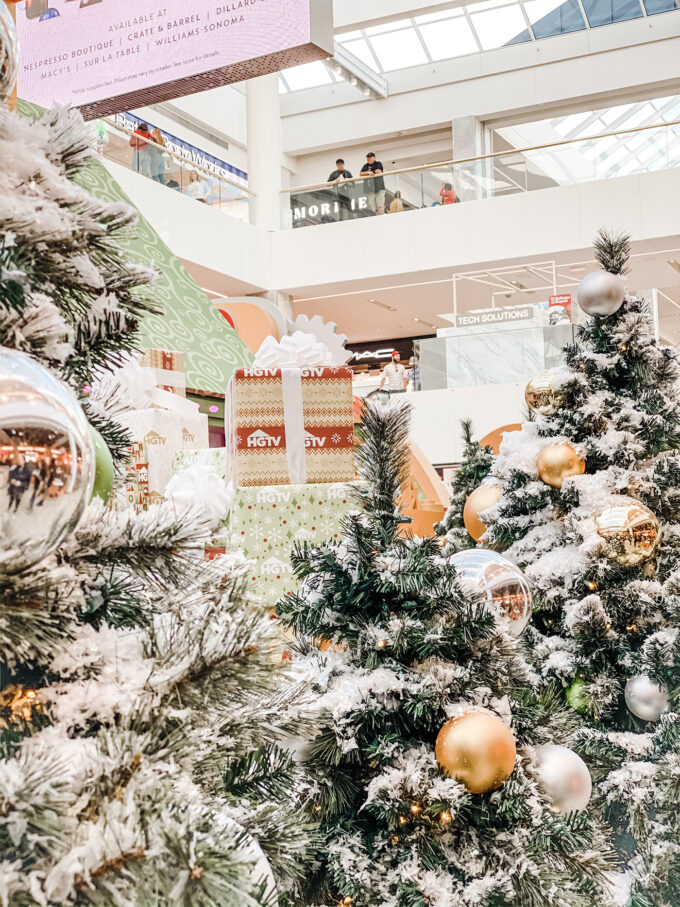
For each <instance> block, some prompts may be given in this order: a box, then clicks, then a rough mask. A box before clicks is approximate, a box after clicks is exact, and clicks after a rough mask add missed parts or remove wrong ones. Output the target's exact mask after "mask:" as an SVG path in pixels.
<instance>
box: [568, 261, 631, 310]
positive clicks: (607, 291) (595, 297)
mask: <svg viewBox="0 0 680 907" xmlns="http://www.w3.org/2000/svg"><path fill="white" fill-rule="evenodd" d="M625 296H626V287H625V285H624V282H623V280H622V279H621V278H620V277H619V276H618V274H611V273H610V272H609V271H593V272H592V273H591V274H586V276H585V277H584V278H583V280H582V281H581V283H580V284H579V287H578V290H577V291H576V299H577V300H578V304H579V305H580V306H581V308H582V309H583V311H584V312H585V313H586V315H613V314H614V312H618V310H619V309H620V308H621V305H622V303H623V300H624V299H625Z"/></svg>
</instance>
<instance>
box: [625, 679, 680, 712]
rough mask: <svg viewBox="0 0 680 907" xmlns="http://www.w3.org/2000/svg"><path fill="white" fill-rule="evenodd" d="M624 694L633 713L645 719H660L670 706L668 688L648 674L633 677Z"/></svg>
mask: <svg viewBox="0 0 680 907" xmlns="http://www.w3.org/2000/svg"><path fill="white" fill-rule="evenodd" d="M623 695H624V697H625V699H626V705H627V706H628V708H629V709H630V711H631V712H632V713H633V715H635V716H636V718H642V720H643V721H658V720H659V718H661V716H662V715H663V713H664V712H667V711H668V709H669V708H670V701H669V699H668V690H667V689H666V688H665V687H662V686H659V684H658V683H654V681H653V680H652V679H651V678H650V677H648V676H647V675H646V674H638V675H637V676H636V677H631V678H630V680H629V681H628V683H627V684H626V689H625V690H624V694H623Z"/></svg>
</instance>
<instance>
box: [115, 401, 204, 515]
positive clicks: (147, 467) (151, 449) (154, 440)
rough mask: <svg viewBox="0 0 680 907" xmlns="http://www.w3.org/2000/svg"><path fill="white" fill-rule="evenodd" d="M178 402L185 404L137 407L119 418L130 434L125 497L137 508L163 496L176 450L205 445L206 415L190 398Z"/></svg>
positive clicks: (144, 506) (139, 508)
mask: <svg viewBox="0 0 680 907" xmlns="http://www.w3.org/2000/svg"><path fill="white" fill-rule="evenodd" d="M181 402H182V404H185V406H186V409H184V408H183V411H182V412H178V411H172V410H167V409H137V410H133V411H131V412H128V413H124V414H123V415H122V416H121V418H120V421H121V422H122V423H123V425H124V426H125V427H126V428H127V429H128V430H129V432H130V434H131V435H132V438H133V444H132V447H131V453H132V462H131V468H130V470H129V472H128V480H127V483H126V500H127V503H128V504H130V505H132V506H133V507H134V508H135V509H136V510H146V509H147V507H149V506H150V505H151V504H158V503H160V502H161V501H163V500H165V495H164V492H165V486H166V485H167V484H168V482H169V481H170V479H171V478H172V475H173V460H174V457H175V454H176V453H177V451H179V450H184V449H186V448H196V447H207V446H208V417H207V416H206V415H202V414H201V413H199V412H198V408H197V407H196V406H193V405H192V404H191V403H189V401H186V400H182V401H181Z"/></svg>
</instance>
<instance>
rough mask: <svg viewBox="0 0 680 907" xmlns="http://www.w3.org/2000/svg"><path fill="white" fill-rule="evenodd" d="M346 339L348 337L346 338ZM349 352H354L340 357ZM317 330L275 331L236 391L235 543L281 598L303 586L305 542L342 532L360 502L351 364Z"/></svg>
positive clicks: (261, 589)
mask: <svg viewBox="0 0 680 907" xmlns="http://www.w3.org/2000/svg"><path fill="white" fill-rule="evenodd" d="M338 346H339V347H341V344H340V343H339V344H338ZM342 356H344V357H345V358H344V359H343V358H341V357H342ZM344 361H346V356H345V354H344V350H342V349H341V348H340V349H338V350H336V353H335V354H333V352H332V351H331V350H330V349H329V348H328V346H326V345H325V343H324V342H322V341H318V340H317V338H316V337H315V336H314V335H312V334H305V333H303V332H300V331H296V332H295V333H294V334H293V335H292V336H286V337H283V338H282V339H281V341H280V342H278V341H276V340H275V339H274V338H273V337H269V338H267V340H265V342H264V343H263V344H262V346H261V347H260V349H259V350H258V352H257V354H256V357H255V364H254V366H253V367H252V368H247V369H237V370H236V371H235V373H234V375H233V377H232V379H231V381H230V383H229V388H228V392H227V405H226V408H225V416H226V437H227V450H228V455H229V474H230V476H231V479H232V481H233V484H234V500H233V503H232V507H231V514H230V518H229V528H230V532H231V541H232V544H234V545H238V546H239V547H241V548H242V549H243V551H244V553H245V555H246V557H248V558H249V559H250V560H251V562H252V565H253V566H252V572H251V573H250V575H249V579H250V583H251V585H252V586H253V591H254V592H257V593H259V594H260V595H262V596H263V598H264V599H265V601H266V602H267V604H269V605H270V606H273V605H274V604H275V603H276V601H277V599H279V598H281V597H282V596H283V595H285V594H286V593H287V592H291V591H294V590H295V589H296V588H297V585H298V584H297V582H296V581H295V579H294V577H293V572H292V567H291V563H290V555H291V551H292V549H293V546H294V544H295V543H296V542H303V541H307V542H310V543H312V544H313V543H320V542H324V541H327V540H329V539H332V538H337V537H338V535H339V534H340V532H341V522H342V518H343V517H344V516H345V515H346V514H347V513H348V512H349V511H350V510H355V509H357V507H358V505H357V502H356V501H355V500H354V499H353V498H352V496H350V494H349V486H348V483H350V482H352V481H353V480H354V413H353V408H352V399H353V398H352V372H351V371H350V369H348V368H347V367H346V366H344V365H343V364H342V362H344Z"/></svg>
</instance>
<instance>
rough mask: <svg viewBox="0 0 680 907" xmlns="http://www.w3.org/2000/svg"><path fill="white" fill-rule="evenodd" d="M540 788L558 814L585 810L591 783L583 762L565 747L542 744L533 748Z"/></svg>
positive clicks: (591, 787) (590, 791)
mask: <svg viewBox="0 0 680 907" xmlns="http://www.w3.org/2000/svg"><path fill="white" fill-rule="evenodd" d="M536 757H537V764H538V777H539V780H540V784H541V789H542V790H543V792H544V793H545V795H546V796H547V797H548V798H549V799H550V800H551V801H552V805H553V809H554V810H555V811H556V812H559V813H570V812H572V811H573V810H576V809H585V808H586V806H587V805H588V801H589V800H590V795H591V793H592V791H593V781H592V778H591V777H590V772H589V771H588V766H587V765H586V764H585V762H584V761H583V759H581V757H580V756H578V755H577V754H576V753H575V752H574V751H573V750H570V749H569V748H568V747H566V746H557V745H556V744H554V743H546V744H544V745H543V746H539V747H537V748H536Z"/></svg>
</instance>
